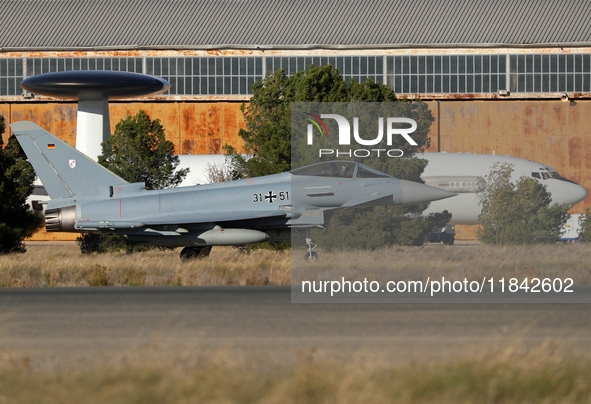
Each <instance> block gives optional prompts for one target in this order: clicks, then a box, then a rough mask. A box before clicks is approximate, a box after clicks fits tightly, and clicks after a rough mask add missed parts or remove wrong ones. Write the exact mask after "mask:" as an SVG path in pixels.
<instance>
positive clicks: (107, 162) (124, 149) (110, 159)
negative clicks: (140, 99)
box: [76, 111, 188, 254]
mask: <svg viewBox="0 0 591 404" xmlns="http://www.w3.org/2000/svg"><path fill="white" fill-rule="evenodd" d="M102 146H103V154H102V155H100V156H99V160H98V161H99V163H100V164H101V165H103V166H104V167H106V168H107V169H108V170H110V171H112V172H114V173H115V174H117V175H119V176H120V177H121V178H123V179H124V180H126V181H128V182H143V183H145V184H146V189H162V188H172V187H176V186H177V185H178V184H180V183H181V182H182V181H183V179H184V178H185V176H186V175H187V172H188V169H183V170H178V171H177V170H176V169H177V167H178V165H179V157H178V156H176V155H175V154H174V144H173V143H172V142H171V141H170V140H166V136H165V133H164V127H163V126H162V124H161V123H160V120H159V119H156V120H152V119H151V118H150V117H149V116H148V114H147V113H146V112H145V111H139V112H138V113H137V114H136V115H135V116H129V117H127V118H126V119H123V120H121V121H120V122H119V123H118V124H117V125H116V126H115V132H114V133H113V134H112V135H111V137H110V138H109V139H108V140H107V141H106V142H104V143H103V144H102ZM76 241H77V243H78V245H79V247H80V251H81V252H82V253H85V254H88V253H93V252H97V253H106V252H115V251H119V250H121V249H127V251H128V252H131V251H138V250H145V249H147V248H148V247H145V246H133V247H132V246H129V245H127V242H126V239H125V238H124V237H122V236H117V235H110V234H84V235H82V236H80V237H78V239H77V240H76Z"/></svg>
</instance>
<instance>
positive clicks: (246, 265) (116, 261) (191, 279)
mask: <svg viewBox="0 0 591 404" xmlns="http://www.w3.org/2000/svg"><path fill="white" fill-rule="evenodd" d="M289 281H290V264H289V253H278V252H272V251H265V250H257V251H253V252H251V253H250V254H245V253H241V252H239V251H238V250H237V249H234V248H232V247H218V248H214V249H213V250H212V253H211V255H210V257H209V258H207V259H199V260H193V261H189V262H183V261H181V260H180V259H179V250H176V251H149V252H144V253H134V254H125V253H113V254H100V255H97V254H92V255H83V254H81V253H80V250H79V248H78V247H77V246H76V245H75V244H74V243H63V244H60V245H55V244H52V245H42V244H39V245H37V244H36V245H31V246H28V247H27V252H26V253H25V254H13V255H8V256H0V287H46V286H166V285H175V286H185V285H264V284H269V285H286V284H289Z"/></svg>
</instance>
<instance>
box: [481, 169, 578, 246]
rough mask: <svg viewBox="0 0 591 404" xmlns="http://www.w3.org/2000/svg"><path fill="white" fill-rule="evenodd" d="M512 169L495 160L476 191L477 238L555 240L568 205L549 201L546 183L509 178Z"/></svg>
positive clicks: (517, 241)
mask: <svg viewBox="0 0 591 404" xmlns="http://www.w3.org/2000/svg"><path fill="white" fill-rule="evenodd" d="M512 172H513V166H512V164H507V163H503V164H495V165H494V166H493V168H492V170H491V172H490V174H489V175H488V176H487V186H486V188H485V189H484V190H483V191H481V192H480V194H479V201H480V205H481V206H482V211H481V214H480V216H479V220H480V223H482V226H481V227H480V228H479V230H478V232H477V235H478V238H479V239H480V241H482V242H483V243H487V244H496V245H505V244H509V245H515V244H534V243H550V242H557V241H558V239H559V238H560V235H561V229H562V227H563V226H564V224H565V223H566V221H567V219H568V217H569V214H568V210H569V207H568V206H567V205H558V204H552V203H551V202H552V198H551V196H550V193H549V192H548V190H547V189H546V186H545V185H543V184H541V183H540V182H538V181H536V180H535V179H533V178H527V177H522V178H520V179H519V180H518V181H517V183H513V182H511V174H512Z"/></svg>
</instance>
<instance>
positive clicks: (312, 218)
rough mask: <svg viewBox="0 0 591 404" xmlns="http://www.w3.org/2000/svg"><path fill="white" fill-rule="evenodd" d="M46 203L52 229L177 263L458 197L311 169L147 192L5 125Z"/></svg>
mask: <svg viewBox="0 0 591 404" xmlns="http://www.w3.org/2000/svg"><path fill="white" fill-rule="evenodd" d="M10 126H11V128H12V131H13V132H14V134H15V135H16V137H17V139H18V141H19V142H20V144H21V146H22V148H23V150H24V151H25V153H26V155H27V157H28V159H29V161H30V162H31V164H32V165H33V167H34V169H35V171H36V172H37V175H38V176H39V178H40V179H41V181H42V182H43V185H44V186H45V188H46V190H47V192H48V193H49V196H50V198H51V200H50V201H48V203H47V207H46V209H45V222H46V229H47V231H50V232H79V233H102V234H119V235H125V236H126V237H127V239H128V241H129V242H130V243H132V244H149V245H155V246H164V247H184V248H183V250H182V251H181V257H185V258H188V257H197V256H206V255H208V254H209V251H210V250H211V247H212V246H224V245H242V244H249V243H259V242H263V241H278V240H290V235H291V230H292V229H293V230H295V231H297V232H299V233H300V232H301V234H304V235H305V237H306V243H307V245H308V252H307V253H306V259H308V260H314V259H316V257H317V256H316V253H314V252H313V251H312V245H313V243H312V241H311V240H310V238H309V233H308V232H309V230H310V229H313V228H325V227H326V225H327V224H328V221H329V220H330V217H331V214H332V212H334V211H335V210H338V209H344V208H352V207H359V206H390V205H414V204H421V203H426V202H430V201H435V200H439V199H443V198H448V197H451V196H454V195H456V194H455V193H453V192H450V191H447V190H442V189H439V188H435V187H431V186H428V185H424V184H420V183H417V182H412V181H406V180H399V179H397V178H394V177H391V176H389V175H387V174H384V173H382V172H379V171H377V170H374V169H372V168H370V167H367V166H365V165H363V164H360V163H356V162H347V161H333V162H323V163H317V164H313V165H310V166H306V167H302V168H299V169H296V170H293V171H290V172H286V173H281V174H275V175H269V176H264V177H256V178H249V179H243V180H238V181H229V182H225V183H221V184H208V185H198V186H193V187H183V188H170V189H161V190H146V189H145V186H144V184H143V183H128V182H127V181H125V180H123V179H122V178H120V177H119V176H117V175H115V174H114V173H112V172H110V171H109V170H107V169H106V168H104V167H103V166H101V165H99V164H98V163H96V162H95V161H93V160H91V159H90V158H88V157H87V156H85V155H84V154H82V153H81V152H79V151H78V150H76V149H75V148H73V147H71V146H69V145H68V144H67V143H65V142H63V141H61V140H60V139H59V138H57V137H56V136H54V135H52V134H51V133H49V132H48V131H46V130H44V129H43V128H41V127H40V126H38V125H37V124H35V123H33V122H29V121H21V122H16V123H13V124H12V125H10Z"/></svg>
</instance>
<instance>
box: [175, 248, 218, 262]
mask: <svg viewBox="0 0 591 404" xmlns="http://www.w3.org/2000/svg"><path fill="white" fill-rule="evenodd" d="M210 252H211V246H210V245H206V246H205V247H185V248H183V249H182V250H181V259H182V260H190V259H195V258H205V257H208V256H209V253H210Z"/></svg>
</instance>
